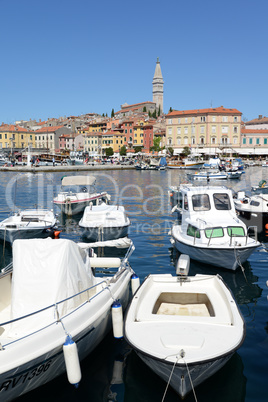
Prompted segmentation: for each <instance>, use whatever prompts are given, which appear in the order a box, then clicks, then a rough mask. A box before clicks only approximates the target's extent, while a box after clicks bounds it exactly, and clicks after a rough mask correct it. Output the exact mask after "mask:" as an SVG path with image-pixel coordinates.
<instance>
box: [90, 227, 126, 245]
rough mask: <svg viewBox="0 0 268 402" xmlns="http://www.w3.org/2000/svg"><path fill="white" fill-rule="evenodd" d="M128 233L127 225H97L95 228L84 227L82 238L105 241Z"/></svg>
mask: <svg viewBox="0 0 268 402" xmlns="http://www.w3.org/2000/svg"><path fill="white" fill-rule="evenodd" d="M127 235H128V226H121V227H97V228H84V232H83V234H82V237H83V239H86V240H90V241H93V242H96V241H107V240H115V239H120V238H121V237H126V236H127Z"/></svg>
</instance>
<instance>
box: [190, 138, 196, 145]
mask: <svg viewBox="0 0 268 402" xmlns="http://www.w3.org/2000/svg"><path fill="white" fill-rule="evenodd" d="M191 144H193V145H194V144H195V137H192V138H191Z"/></svg>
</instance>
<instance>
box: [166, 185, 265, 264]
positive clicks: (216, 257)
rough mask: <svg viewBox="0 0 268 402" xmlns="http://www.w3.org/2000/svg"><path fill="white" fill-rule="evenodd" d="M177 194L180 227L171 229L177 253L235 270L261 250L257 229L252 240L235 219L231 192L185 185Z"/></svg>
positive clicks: (216, 188)
mask: <svg viewBox="0 0 268 402" xmlns="http://www.w3.org/2000/svg"><path fill="white" fill-rule="evenodd" d="M178 192H179V193H180V194H178V196H177V198H178V200H179V202H180V204H178V205H177V206H175V207H174V208H175V209H177V210H178V211H179V212H180V214H181V223H179V224H177V223H175V224H174V225H173V227H172V230H171V236H172V242H173V243H174V246H175V247H176V248H177V250H178V251H179V252H181V253H183V254H188V255H189V256H190V257H191V258H193V259H195V260H197V261H200V262H203V263H206V264H211V265H215V266H217V267H224V268H227V269H230V270H235V269H236V268H237V267H238V266H240V265H241V264H243V263H244V262H245V261H246V260H247V259H248V257H249V256H250V254H251V253H252V252H253V251H254V249H256V248H257V247H259V246H260V243H259V242H258V241H257V228H256V227H255V228H253V229H254V233H253V234H254V238H252V237H251V236H252V231H248V229H247V227H246V225H245V224H244V223H243V222H242V221H241V220H240V219H238V217H237V215H236V211H235V206H234V201H233V197H232V192H231V190H230V189H227V188H226V187H225V186H202V187H201V186H197V187H194V186H189V185H187V184H185V185H181V186H180V187H179V190H178ZM174 208H173V210H174ZM251 229H252V228H251Z"/></svg>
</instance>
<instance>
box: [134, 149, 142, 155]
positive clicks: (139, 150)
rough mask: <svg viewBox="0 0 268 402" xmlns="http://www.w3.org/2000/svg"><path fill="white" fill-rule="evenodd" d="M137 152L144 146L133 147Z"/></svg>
mask: <svg viewBox="0 0 268 402" xmlns="http://www.w3.org/2000/svg"><path fill="white" fill-rule="evenodd" d="M133 148H134V152H135V154H137V153H138V152H141V151H142V147H133Z"/></svg>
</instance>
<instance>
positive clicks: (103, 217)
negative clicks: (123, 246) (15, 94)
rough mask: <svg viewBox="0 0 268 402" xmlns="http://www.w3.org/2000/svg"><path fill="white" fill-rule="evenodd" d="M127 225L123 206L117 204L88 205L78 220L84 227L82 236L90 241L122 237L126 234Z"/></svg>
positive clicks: (128, 223)
mask: <svg viewBox="0 0 268 402" xmlns="http://www.w3.org/2000/svg"><path fill="white" fill-rule="evenodd" d="M129 225H130V220H129V218H128V217H127V214H126V211H125V208H124V207H123V206H119V205H106V204H101V205H90V206H89V207H86V208H85V210H84V214H83V217H82V218H81V220H80V221H79V226H80V227H81V228H83V229H84V231H83V235H82V237H83V238H86V239H88V240H91V241H107V240H114V239H119V238H123V237H125V236H127V234H128V227H129Z"/></svg>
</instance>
